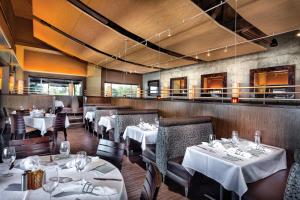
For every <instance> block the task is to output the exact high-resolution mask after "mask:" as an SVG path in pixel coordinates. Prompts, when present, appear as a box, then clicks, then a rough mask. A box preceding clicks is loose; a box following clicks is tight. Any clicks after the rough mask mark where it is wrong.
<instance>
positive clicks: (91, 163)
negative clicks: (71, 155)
mask: <svg viewBox="0 0 300 200" xmlns="http://www.w3.org/2000/svg"><path fill="white" fill-rule="evenodd" d="M75 162H76V158H75V159H73V160H70V161H69V162H67V163H66V164H65V167H66V168H68V169H70V168H73V167H75ZM104 163H105V161H104V160H101V159H100V158H98V157H92V158H89V157H88V158H87V165H86V166H85V167H84V169H83V171H84V172H88V171H91V170H93V169H95V168H96V167H98V166H100V165H103V164H104Z"/></svg>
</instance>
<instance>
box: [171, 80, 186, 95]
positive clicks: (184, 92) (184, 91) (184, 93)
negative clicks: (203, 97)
mask: <svg viewBox="0 0 300 200" xmlns="http://www.w3.org/2000/svg"><path fill="white" fill-rule="evenodd" d="M182 79H183V80H184V86H185V88H180V89H184V90H183V93H182V94H174V93H173V91H172V90H170V96H187V86H188V85H187V76H184V77H176V78H170V89H173V84H172V83H173V81H175V80H182Z"/></svg>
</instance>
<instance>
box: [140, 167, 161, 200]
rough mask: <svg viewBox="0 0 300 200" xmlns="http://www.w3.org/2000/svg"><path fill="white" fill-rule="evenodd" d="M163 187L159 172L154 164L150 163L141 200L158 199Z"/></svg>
mask: <svg viewBox="0 0 300 200" xmlns="http://www.w3.org/2000/svg"><path fill="white" fill-rule="evenodd" d="M160 185H161V176H160V173H159V170H158V169H157V167H156V165H155V164H154V163H152V162H151V163H149V165H148V168H147V174H146V178H145V181H144V185H143V188H142V193H141V197H140V199H141V200H153V199H156V198H157V194H158V191H159V188H160Z"/></svg>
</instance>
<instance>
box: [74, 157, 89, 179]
mask: <svg viewBox="0 0 300 200" xmlns="http://www.w3.org/2000/svg"><path fill="white" fill-rule="evenodd" d="M86 164H87V157H86V152H85V151H79V152H77V155H76V159H75V167H76V170H77V171H78V172H79V175H80V183H81V185H83V182H84V180H83V178H82V173H81V172H82V170H83V169H84V167H85V166H86Z"/></svg>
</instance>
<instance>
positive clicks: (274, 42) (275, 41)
mask: <svg viewBox="0 0 300 200" xmlns="http://www.w3.org/2000/svg"><path fill="white" fill-rule="evenodd" d="M277 46H278V42H277V40H276V39H275V38H273V39H272V41H271V43H270V47H277Z"/></svg>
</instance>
